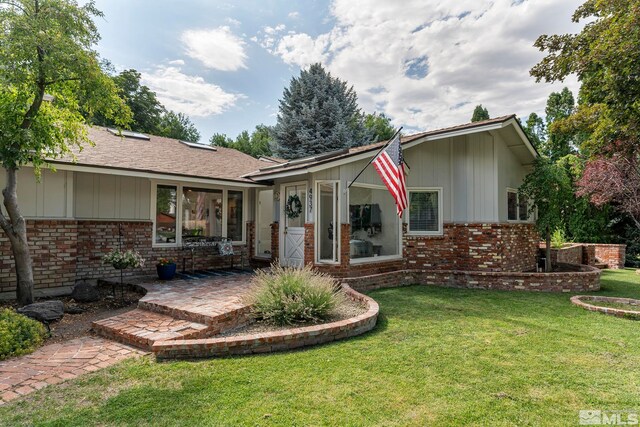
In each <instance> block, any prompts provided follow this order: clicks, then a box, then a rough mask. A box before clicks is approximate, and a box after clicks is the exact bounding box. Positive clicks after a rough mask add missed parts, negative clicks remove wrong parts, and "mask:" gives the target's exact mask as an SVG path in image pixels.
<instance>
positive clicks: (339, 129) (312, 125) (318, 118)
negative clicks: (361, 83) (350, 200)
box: [274, 64, 371, 159]
mask: <svg viewBox="0 0 640 427" xmlns="http://www.w3.org/2000/svg"><path fill="white" fill-rule="evenodd" d="M357 100H358V96H357V95H356V92H355V90H354V89H353V87H348V86H347V83H346V82H344V81H342V80H340V79H338V78H336V77H332V76H331V74H330V73H328V72H327V71H326V70H325V69H324V68H323V67H322V65H321V64H313V65H312V66H311V67H309V69H308V70H302V71H301V72H300V76H299V77H297V78H295V77H294V78H293V79H291V84H290V85H289V87H288V88H285V90H284V94H283V98H282V99H281V100H280V112H279V113H278V123H277V124H276V126H275V128H274V136H275V142H276V144H275V154H276V155H277V156H279V157H282V158H285V159H294V158H298V157H304V156H309V155H313V154H319V153H326V152H328V151H333V150H339V149H341V148H347V147H356V146H360V145H364V144H367V143H369V142H371V137H370V136H369V132H367V131H366V129H365V127H364V123H363V122H364V119H363V115H362V113H361V112H360V108H359V107H358V102H357Z"/></svg>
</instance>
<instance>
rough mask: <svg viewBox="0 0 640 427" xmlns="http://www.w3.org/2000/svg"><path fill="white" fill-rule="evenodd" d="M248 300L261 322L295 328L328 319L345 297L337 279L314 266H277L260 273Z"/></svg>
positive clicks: (254, 315) (246, 299)
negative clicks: (318, 270)
mask: <svg viewBox="0 0 640 427" xmlns="http://www.w3.org/2000/svg"><path fill="white" fill-rule="evenodd" d="M245 301H246V302H247V303H249V304H250V305H251V306H252V308H251V310H252V315H253V317H254V318H256V319H257V320H262V321H265V322H268V323H272V324H276V325H293V324H299V323H306V322H319V321H323V320H326V319H327V318H329V317H330V316H331V315H332V314H333V313H334V311H335V309H336V308H337V307H339V306H340V305H341V304H343V303H344V302H345V297H344V292H343V291H342V290H341V289H340V288H339V286H338V284H337V283H336V282H335V280H334V279H333V278H331V277H330V276H328V275H326V274H322V273H319V272H317V271H314V270H313V269H312V268H311V267H308V266H307V267H305V268H302V269H296V268H283V267H280V266H277V265H273V266H272V267H271V270H270V271H258V273H257V274H256V276H255V278H254V281H253V288H252V290H251V292H250V293H249V295H248V296H247V297H246V298H245Z"/></svg>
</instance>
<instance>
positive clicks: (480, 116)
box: [471, 104, 489, 122]
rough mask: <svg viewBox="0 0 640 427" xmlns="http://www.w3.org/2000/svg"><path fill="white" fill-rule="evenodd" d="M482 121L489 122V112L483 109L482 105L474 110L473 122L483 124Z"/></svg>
mask: <svg viewBox="0 0 640 427" xmlns="http://www.w3.org/2000/svg"><path fill="white" fill-rule="evenodd" d="M482 120H489V110H487V109H486V108H485V107H483V106H482V104H479V105H476V108H474V109H473V115H472V116H471V122H481V121H482Z"/></svg>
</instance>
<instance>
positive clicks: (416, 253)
mask: <svg viewBox="0 0 640 427" xmlns="http://www.w3.org/2000/svg"><path fill="white" fill-rule="evenodd" d="M537 242H538V237H537V234H536V232H535V229H534V228H533V225H532V224H452V223H449V224H444V233H443V235H442V236H412V235H408V234H406V233H405V235H404V245H403V246H404V257H405V259H406V260H407V268H421V269H422V268H424V269H436V270H469V271H474V270H482V271H528V270H533V269H535V265H536V255H537Z"/></svg>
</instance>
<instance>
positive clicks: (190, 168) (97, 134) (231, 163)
mask: <svg viewBox="0 0 640 427" xmlns="http://www.w3.org/2000/svg"><path fill="white" fill-rule="evenodd" d="M88 134H89V139H90V140H91V141H93V143H94V144H95V145H94V146H89V145H85V146H84V148H83V149H82V150H81V151H80V150H75V155H76V162H75V164H77V165H82V166H93V167H103V168H114V169H124V170H132V171H143V172H152V173H160V174H170V175H182V176H189V177H198V178H209V179H218V180H225V181H239V182H252V181H251V180H250V179H248V178H243V175H246V174H248V173H249V172H251V171H255V170H257V169H260V168H262V167H264V166H265V161H260V160H258V159H255V158H253V157H251V156H249V155H247V154H244V153H241V152H240V151H237V150H234V149H231V148H224V147H216V150H215V151H214V150H210V149H202V148H194V147H193V146H188V145H186V144H184V143H182V142H180V141H179V140H177V139H171V138H164V137H160V136H153V135H149V140H141V139H135V138H128V137H125V138H123V137H121V136H117V135H114V134H112V133H111V132H109V131H108V130H107V129H106V128H103V127H98V126H93V127H90V128H89V129H88ZM52 163H73V159H72V157H71V156H67V157H64V158H61V159H56V160H55V161H53V162H52Z"/></svg>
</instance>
